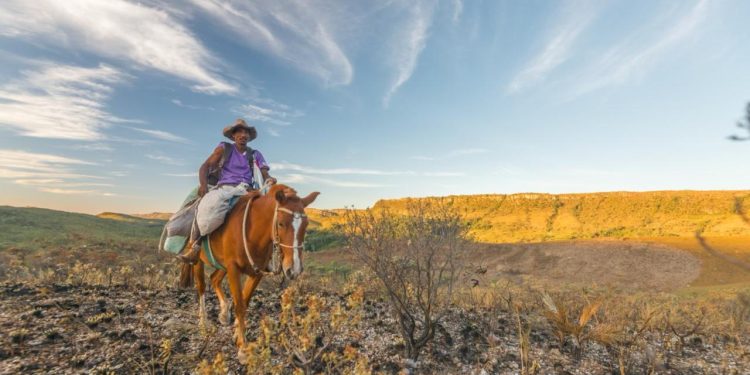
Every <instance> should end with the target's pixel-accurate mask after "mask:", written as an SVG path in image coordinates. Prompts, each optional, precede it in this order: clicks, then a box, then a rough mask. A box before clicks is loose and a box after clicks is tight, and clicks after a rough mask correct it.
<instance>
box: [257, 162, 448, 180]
mask: <svg viewBox="0 0 750 375" xmlns="http://www.w3.org/2000/svg"><path fill="white" fill-rule="evenodd" d="M270 166H271V169H273V170H275V171H276V170H279V171H295V172H302V173H304V174H316V175H366V176H424V177H447V176H461V175H463V174H462V173H460V172H415V171H398V170H377V169H362V168H328V169H321V168H313V167H309V166H303V165H299V164H292V163H271V164H270Z"/></svg>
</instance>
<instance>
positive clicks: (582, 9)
mask: <svg viewBox="0 0 750 375" xmlns="http://www.w3.org/2000/svg"><path fill="white" fill-rule="evenodd" d="M594 10H595V9H594V4H592V3H590V2H570V3H566V4H565V5H564V6H563V8H562V9H561V12H560V13H561V14H560V15H558V16H557V17H555V18H556V19H559V22H558V24H557V25H556V26H555V27H553V28H551V29H550V30H549V32H548V34H549V40H548V41H547V42H546V43H545V45H544V48H543V49H542V50H541V51H540V52H539V54H537V55H536V56H535V57H534V58H532V59H531V61H529V62H528V63H527V64H526V68H525V69H523V70H522V71H520V72H518V74H516V76H515V77H514V78H513V80H512V81H511V83H510V84H509V85H508V88H507V92H508V93H511V94H512V93H516V92H519V91H521V90H523V89H525V88H528V87H529V86H533V85H535V84H538V83H539V82H541V81H543V80H544V79H545V78H546V77H547V75H548V74H549V73H550V72H551V71H553V70H554V69H555V68H556V67H557V66H559V65H560V64H562V63H564V62H565V61H566V60H567V59H568V58H569V57H570V54H571V49H572V48H573V46H574V45H575V42H576V40H577V39H578V36H579V35H580V34H581V32H582V31H583V30H585V29H586V28H587V27H588V25H589V24H590V23H591V20H592V19H593V18H594V13H595V12H594Z"/></svg>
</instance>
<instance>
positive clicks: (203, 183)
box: [198, 146, 224, 197]
mask: <svg viewBox="0 0 750 375" xmlns="http://www.w3.org/2000/svg"><path fill="white" fill-rule="evenodd" d="M223 155H224V147H222V146H217V147H216V149H214V152H212V153H211V155H209V157H208V159H206V161H204V162H203V164H201V167H200V169H198V181H199V182H200V187H199V188H198V195H199V196H201V197H202V196H204V195H206V192H208V171H210V170H213V169H216V168H217V167H218V166H219V161H221V157H222V156H223Z"/></svg>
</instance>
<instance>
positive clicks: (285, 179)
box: [278, 173, 390, 188]
mask: <svg viewBox="0 0 750 375" xmlns="http://www.w3.org/2000/svg"><path fill="white" fill-rule="evenodd" d="M278 180H279V182H280V183H288V184H322V185H328V186H335V187H345V188H381V187H387V186H390V185H383V184H373V183H367V182H355V181H340V180H331V179H327V178H320V177H314V176H307V175H302V174H296V173H292V174H288V175H283V176H278Z"/></svg>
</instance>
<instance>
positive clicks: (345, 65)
mask: <svg viewBox="0 0 750 375" xmlns="http://www.w3.org/2000/svg"><path fill="white" fill-rule="evenodd" d="M192 2H193V3H194V4H196V5H197V6H198V7H200V8H201V9H202V10H203V11H204V12H206V13H207V14H208V15H210V16H211V17H212V18H213V19H214V20H215V21H216V23H217V24H219V25H220V26H223V27H227V28H229V29H230V30H232V31H233V32H234V33H235V34H236V35H238V36H239V37H240V38H241V40H242V41H244V42H245V43H247V44H249V45H250V46H251V47H253V48H256V49H258V50H261V51H263V52H265V53H268V54H270V55H272V56H276V57H277V58H279V59H280V60H282V61H284V62H287V63H289V64H291V65H293V66H294V67H296V68H297V69H300V70H302V71H305V72H308V73H310V74H313V75H315V76H317V77H318V78H320V79H321V80H322V81H323V82H325V83H326V84H327V85H347V84H349V83H350V82H351V80H352V77H353V75H354V69H353V68H352V64H351V62H350V61H349V58H348V57H347V56H346V54H345V53H344V51H343V49H342V47H341V46H340V44H339V41H338V40H337V35H338V34H337V31H338V30H337V28H338V27H340V25H341V26H343V24H346V23H347V22H349V19H347V17H341V14H340V13H341V12H342V11H343V9H345V8H346V3H344V2H342V3H327V2H318V1H301V2H296V3H294V4H293V5H291V3H288V2H279V1H275V0H269V1H238V0H234V1H233V0H228V1H223V0H192ZM290 5H291V6H290Z"/></svg>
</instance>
